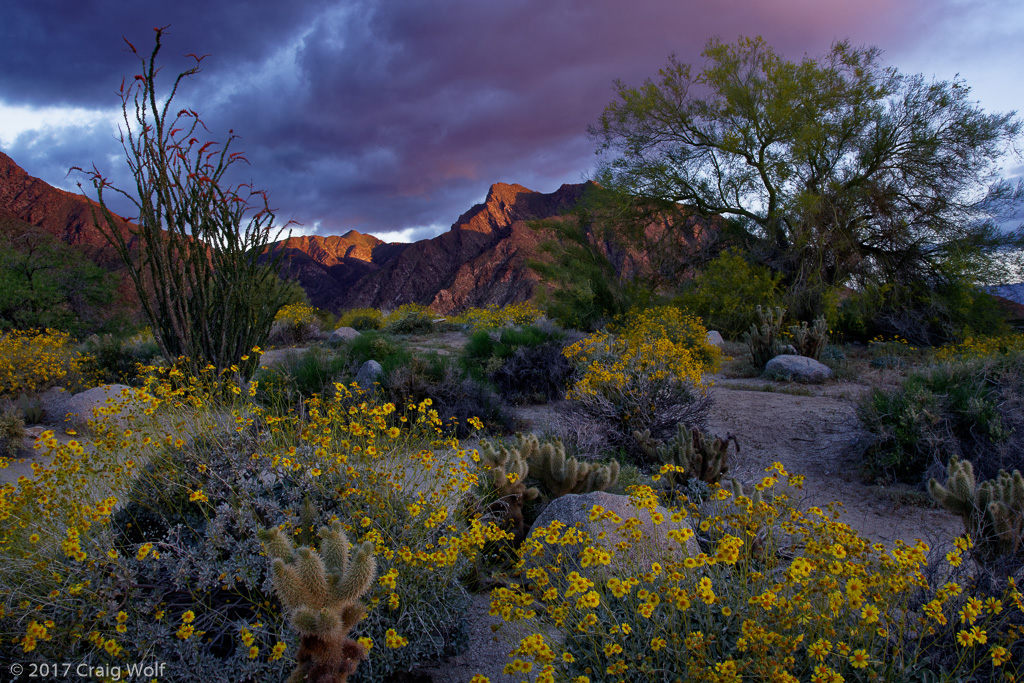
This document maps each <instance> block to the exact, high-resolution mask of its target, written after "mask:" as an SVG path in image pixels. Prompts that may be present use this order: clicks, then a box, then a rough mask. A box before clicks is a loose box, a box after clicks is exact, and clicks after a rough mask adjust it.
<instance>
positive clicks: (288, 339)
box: [267, 302, 333, 346]
mask: <svg viewBox="0 0 1024 683" xmlns="http://www.w3.org/2000/svg"><path fill="white" fill-rule="evenodd" d="M332 323H333V318H332V316H331V314H330V313H327V312H326V311H321V310H320V309H318V308H314V307H313V306H310V305H309V304H307V303H304V302H299V303H294V304H288V305H287V306H284V307H282V308H281V310H279V311H278V312H277V315H276V316H274V324H273V325H271V326H270V336H269V337H268V339H267V343H269V344H272V345H274V346H292V345H294V344H304V343H306V342H309V341H311V340H313V339H316V338H317V337H319V336H320V332H321V330H324V329H328V328H330V327H331V326H332Z"/></svg>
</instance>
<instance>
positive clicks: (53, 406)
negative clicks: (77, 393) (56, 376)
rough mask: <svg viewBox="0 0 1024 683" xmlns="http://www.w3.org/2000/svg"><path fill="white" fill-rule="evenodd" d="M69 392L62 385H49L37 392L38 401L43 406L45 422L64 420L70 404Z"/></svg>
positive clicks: (57, 422) (55, 422) (54, 422)
mask: <svg viewBox="0 0 1024 683" xmlns="http://www.w3.org/2000/svg"><path fill="white" fill-rule="evenodd" d="M71 395H72V394H71V392H70V391H68V390H67V389H65V388H64V387H50V388H49V389H47V390H46V391H44V392H43V393H41V394H39V403H40V404H41V405H42V406H43V421H44V422H46V423H47V424H59V423H62V422H64V416H65V415H67V413H68V409H69V408H68V406H69V405H70V404H71Z"/></svg>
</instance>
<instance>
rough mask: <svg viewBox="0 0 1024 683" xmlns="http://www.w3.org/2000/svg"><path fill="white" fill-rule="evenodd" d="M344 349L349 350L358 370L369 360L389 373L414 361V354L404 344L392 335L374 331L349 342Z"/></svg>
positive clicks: (354, 365)
mask: <svg viewBox="0 0 1024 683" xmlns="http://www.w3.org/2000/svg"><path fill="white" fill-rule="evenodd" d="M343 348H347V352H348V354H349V355H350V356H351V359H352V365H353V367H354V368H358V366H360V365H362V364H363V363H365V362H366V361H368V360H375V361H377V362H378V363H380V364H381V367H383V368H384V372H385V373H387V372H390V371H391V370H394V369H395V368H397V367H399V366H401V365H406V364H407V363H409V362H410V361H411V360H412V352H411V351H409V349H408V348H406V346H405V344H404V343H402V342H400V341H398V340H397V339H395V338H394V337H392V336H391V335H390V334H386V333H383V332H376V331H372V330H370V331H367V332H364V333H362V334H360V335H359V336H358V337H356V338H355V339H352V340H351V341H349V342H348V345H347V347H343ZM340 350H341V349H339V351H340Z"/></svg>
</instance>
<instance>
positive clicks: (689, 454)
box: [633, 423, 740, 489]
mask: <svg viewBox="0 0 1024 683" xmlns="http://www.w3.org/2000/svg"><path fill="white" fill-rule="evenodd" d="M633 438H635V439H636V442H637V445H638V446H639V448H640V450H641V452H642V453H643V454H644V455H645V456H646V457H647V458H648V459H649V460H651V461H652V462H660V463H662V464H664V465H675V467H676V469H675V470H671V471H668V472H665V473H664V474H663V475H662V478H663V481H664V482H665V485H666V487H668V488H670V489H676V488H678V487H680V486H683V485H685V484H686V482H687V481H688V480H689V479H691V478H696V479H699V480H701V481H703V482H706V483H708V484H717V483H718V482H720V481H721V480H722V476H723V475H725V474H726V473H727V472H728V471H729V442H730V441H731V442H732V443H733V444H735V446H736V452H737V453H739V450H740V444H739V442H738V441H737V440H736V437H735V436H731V435H730V436H727V437H726V438H724V439H722V438H719V437H717V436H715V437H712V436H710V435H706V434H704V433H703V432H702V431H700V430H699V429H696V428H694V429H689V428H687V427H686V425H684V424H682V423H680V424H679V426H678V427H676V434H675V436H673V437H672V438H671V439H669V440H668V441H667V442H664V443H662V442H660V441H658V440H657V439H653V438H651V432H650V430H644V431H642V432H634V433H633ZM680 469H681V470H682V471H680Z"/></svg>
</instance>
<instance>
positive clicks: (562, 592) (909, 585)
mask: <svg viewBox="0 0 1024 683" xmlns="http://www.w3.org/2000/svg"><path fill="white" fill-rule="evenodd" d="M766 472H767V474H766V476H765V477H764V478H763V479H762V480H761V481H760V482H759V483H758V484H757V485H756V491H755V492H753V495H752V496H745V495H739V496H738V497H737V496H734V494H732V493H730V492H729V491H727V490H725V489H721V488H713V493H712V496H711V501H710V502H709V504H708V505H706V506H703V507H698V506H695V505H689V506H686V507H677V508H670V509H669V510H668V514H667V515H662V516H663V517H664V518H663V519H658V518H654V519H653V521H654V525H655V526H654V530H655V531H654V535H655V538H644V537H643V533H642V532H641V531H640V526H639V525H637V524H636V520H634V519H631V518H627V519H623V518H621V517H620V516H618V515H616V514H615V513H612V512H609V511H607V510H604V509H602V508H601V507H600V506H595V507H594V508H593V510H592V511H591V513H590V520H591V521H592V522H595V523H597V524H598V525H603V526H598V527H597V528H598V529H601V528H603V529H605V531H606V533H608V535H611V532H610V530H611V529H612V528H615V529H617V533H618V534H623V535H625V538H626V539H627V540H626V541H625V542H624V543H621V544H619V545H618V546H617V547H610V546H608V545H607V544H603V543H601V542H600V541H599V538H598V537H597V535H590V534H588V533H586V532H583V531H581V530H580V529H575V528H564V525H560V524H557V523H553V524H551V525H549V526H548V527H547V528H545V529H534V531H533V534H532V535H531V536H530V538H529V539H527V541H526V543H525V544H524V545H523V546H522V548H521V550H520V556H521V562H520V568H521V569H522V573H521V575H520V580H519V581H518V582H517V583H512V584H511V585H509V586H508V587H502V588H497V589H495V590H494V591H493V592H492V594H491V595H492V602H491V613H492V614H494V615H497V616H501V617H502V618H503V619H504V620H505V621H510V622H516V625H517V628H518V629H526V630H527V633H529V632H530V631H531V630H532V631H535V632H534V633H532V634H531V635H527V636H526V637H525V638H523V639H522V640H520V641H519V645H518V647H517V648H516V649H515V650H514V651H513V652H512V654H511V657H512V661H511V662H510V663H509V664H508V665H507V666H506V669H505V670H506V672H507V673H516V674H525V677H526V678H528V679H529V680H531V681H538V682H540V681H555V680H558V681H572V682H573V683H587V682H589V681H595V682H596V681H630V680H644V681H665V682H669V681H679V680H688V681H730V682H736V683H739V682H740V681H741V680H771V681H813V682H815V683H822V682H827V681H835V682H841V681H854V680H857V681H862V680H885V681H906V680H919V678H918V676H921V675H924V673H925V672H932V673H934V672H936V671H942V672H944V674H945V675H946V676H947V678H946V679H945V680H975V679H974V678H973V677H974V676H977V677H978V678H979V679H990V680H1013V678H1012V676H1013V674H1014V672H1016V671H1017V670H1018V669H1019V667H1020V661H1021V657H1022V656H1024V641H1022V640H1021V635H1022V634H1024V602H1022V595H1021V593H1020V591H1019V590H1018V589H1017V585H1016V582H1015V581H1014V579H1013V578H1010V579H1008V580H1007V579H1005V578H1004V580H1003V586H1004V589H1003V590H1002V591H1001V592H1000V593H999V594H998V595H988V596H986V595H983V594H981V593H975V594H972V593H971V586H970V583H969V581H967V580H960V581H954V580H952V577H953V575H952V574H950V573H949V571H945V572H944V571H942V570H943V568H945V569H946V570H950V568H951V567H952V568H955V567H957V566H959V565H960V564H961V563H962V562H963V560H964V559H965V557H968V556H969V550H970V547H971V542H970V539H968V538H960V539H957V540H956V543H955V547H954V548H953V549H952V550H950V552H949V553H948V554H947V555H946V560H945V562H944V563H941V564H940V563H938V562H934V563H931V564H928V563H927V561H926V556H927V554H928V552H929V548H928V546H927V545H926V544H924V543H923V542H920V541H918V542H917V543H916V544H915V545H913V546H908V545H906V544H903V543H901V542H897V543H896V545H895V547H893V548H891V549H886V548H885V547H884V546H882V545H881V544H874V545H872V544H869V543H868V542H867V541H865V540H864V539H863V538H861V537H860V536H859V535H858V534H857V533H856V532H854V531H853V530H852V529H851V528H850V527H848V526H847V525H845V524H843V523H841V522H839V521H838V520H837V519H836V515H835V514H829V513H827V512H825V511H823V510H821V509H818V508H810V509H809V510H807V511H806V512H803V511H800V510H799V509H797V508H796V507H794V506H793V505H792V504H791V503H790V501H789V500H788V498H787V497H786V496H785V495H784V494H782V493H775V495H772V494H773V491H774V487H775V486H776V485H777V484H778V483H779V481H780V480H782V479H783V478H785V479H786V480H787V481H788V484H789V485H792V486H799V485H800V484H801V477H799V476H798V475H790V474H789V473H788V472H786V470H785V469H784V468H783V467H782V465H781V464H778V463H776V464H775V465H773V466H772V467H771V468H769V469H768V470H767V471H766ZM630 503H631V507H632V508H633V509H634V510H636V512H637V513H638V514H639V513H640V511H641V510H646V511H648V512H650V511H653V510H654V509H655V508H656V506H657V504H658V497H657V495H656V494H655V492H654V491H653V490H651V489H650V488H648V487H643V486H640V487H633V488H632V489H631V493H630ZM668 517H671V519H672V521H674V522H681V521H683V520H685V519H692V523H693V529H694V530H696V533H697V535H698V538H699V540H700V549H701V551H702V552H700V553H699V554H697V555H696V556H689V555H687V553H686V552H685V551H684V549H685V547H686V543H687V541H688V539H689V538H690V536H692V535H693V532H691V530H690V529H687V528H685V527H684V528H678V527H672V528H670V529H669V530H667V531H665V530H666V527H669V524H668V523H667V522H668V521H669V520H668ZM659 529H661V530H662V533H660V534H659V533H658V530H659ZM595 531H596V529H595ZM640 543H647V544H654V545H655V547H660V548H662V553H661V555H660V557H656V558H655V561H653V562H650V563H649V564H641V563H640V560H638V558H640V557H649V555H645V554H643V553H636V552H635V551H634V548H635V547H637V545H638V544H640ZM549 548H550V549H551V550H549ZM572 555H579V556H580V557H582V558H583V562H582V565H583V568H582V569H580V570H579V571H577V570H575V569H573V568H571V567H563V566H562V565H561V558H564V557H568V556H572ZM536 557H544V558H554V559H553V560H549V562H548V563H547V564H542V565H538V564H537V563H536V562H534V561H533V559H532V558H536ZM929 576H931V577H932V580H931V581H929V578H928V577H929ZM548 625H553V626H555V627H557V628H558V629H560V630H561V632H562V633H563V634H564V639H561V640H559V639H554V638H550V637H548V636H547V635H545V632H546V630H547V628H548ZM954 643H955V644H954ZM1004 672H1005V674H1006V675H1007V676H1008V678H1005V679H1004V678H1002V675H1003V673H1004ZM921 680H923V679H921Z"/></svg>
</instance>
